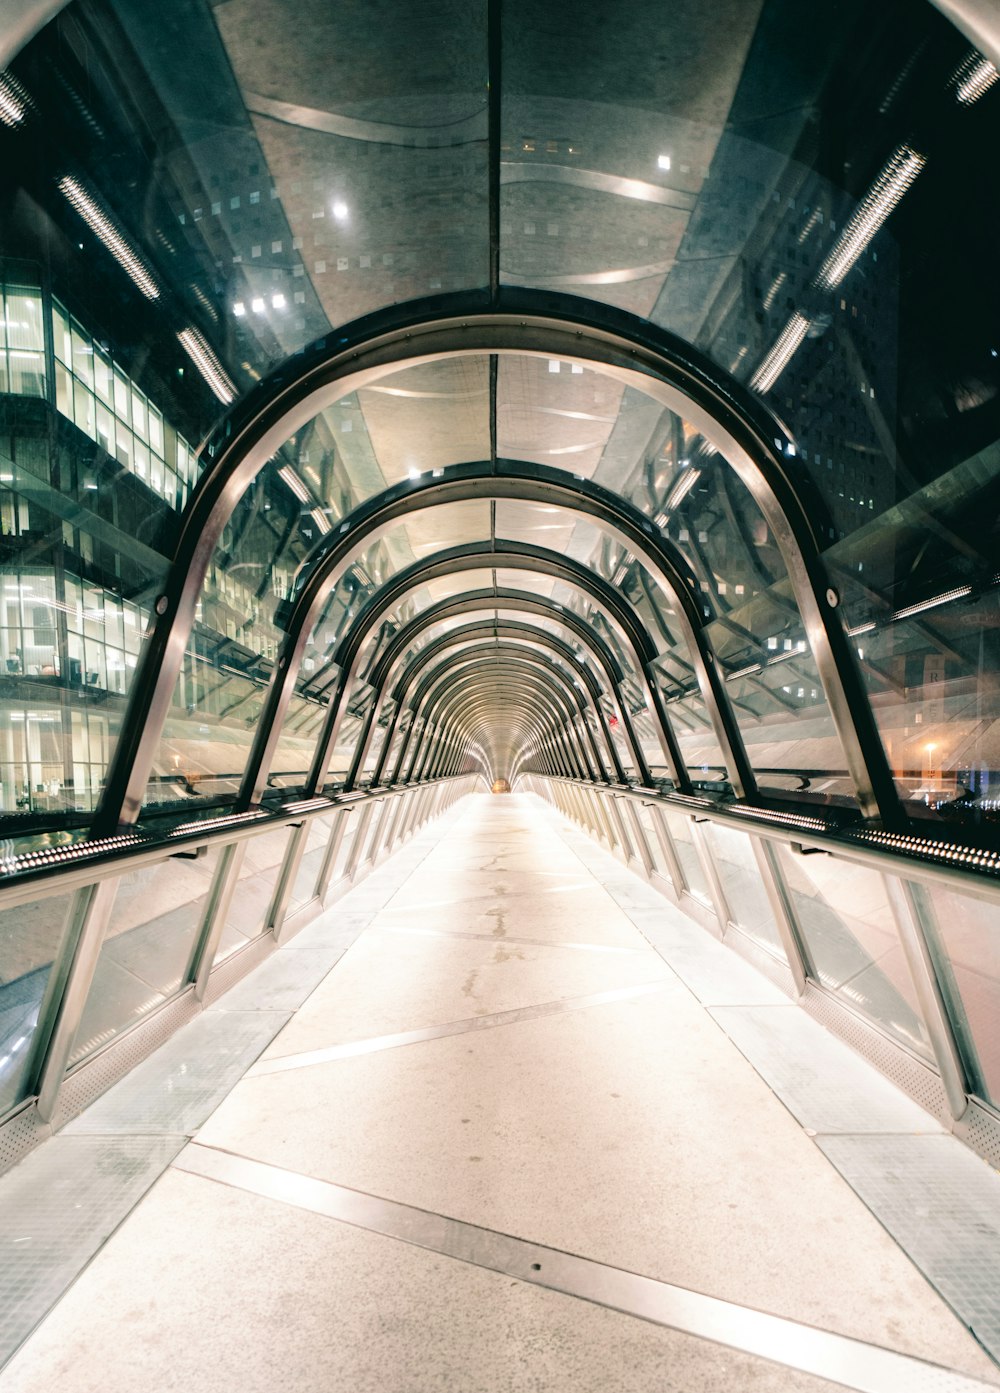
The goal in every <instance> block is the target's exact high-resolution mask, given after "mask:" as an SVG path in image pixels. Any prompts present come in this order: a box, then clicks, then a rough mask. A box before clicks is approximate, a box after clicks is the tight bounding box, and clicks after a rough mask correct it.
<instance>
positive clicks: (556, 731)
mask: <svg viewBox="0 0 1000 1393" xmlns="http://www.w3.org/2000/svg"><path fill="white" fill-rule="evenodd" d="M445 680H448V679H445ZM456 687H458V688H459V690H454V689H455V688H456ZM557 692H558V689H557V688H556V687H555V684H552V685H550V686H547V685H546V684H545V683H544V682H542V681H541V680H540V679H539V678H537V677H535V676H533V675H532V676H531V677H529V676H527V675H525V674H508V675H505V676H503V677H501V678H499V679H498V678H497V677H496V676H493V677H490V676H489V675H486V674H483V675H480V676H479V677H478V678H475V679H473V680H471V681H470V680H469V679H466V680H465V681H464V682H462V681H461V679H460V678H458V677H454V676H453V677H452V679H451V682H450V685H449V686H448V688H447V689H446V690H445V691H442V692H440V693H438V694H437V696H436V697H435V698H434V701H433V706H430V705H429V707H428V723H430V722H433V721H434V720H435V719H437V720H440V721H442V722H445V721H447V720H448V719H449V718H450V717H451V715H452V713H453V711H455V709H456V708H457V707H461V706H463V705H465V706H466V707H467V708H470V705H471V703H473V702H475V700H476V698H477V697H478V698H480V699H481V700H482V701H483V703H484V706H488V707H492V706H495V704H496V700H497V699H498V698H500V697H503V696H507V697H508V698H509V699H510V701H511V703H512V704H513V706H514V708H515V709H516V708H517V706H518V705H520V706H522V707H524V708H526V709H527V710H528V711H534V712H535V714H536V715H537V716H538V718H539V720H540V721H541V722H542V724H543V729H544V728H545V722H546V720H547V721H548V722H549V724H548V727H547V734H548V737H549V739H550V742H551V744H552V745H555V746H556V747H557V748H561V751H562V754H563V756H564V759H565V760H566V767H568V768H570V769H573V770H574V771H575V772H574V773H573V774H571V775H570V777H571V778H574V777H575V778H580V779H587V780H591V781H593V773H592V771H590V770H589V768H588V765H587V761H586V759H585V758H584V756H583V752H582V748H574V744H575V742H576V741H577V739H578V737H577V736H576V734H575V732H574V734H573V737H572V739H571V738H570V737H569V735H568V733H567V727H568V726H569V719H568V716H567V714H566V711H565V709H564V708H562V707H561V706H560V703H559V700H558V696H557ZM507 709H510V708H507ZM505 714H506V713H505ZM425 728H426V727H425ZM419 756H420V750H419V747H418V748H417V749H415V750H414V752H413V755H412V756H411V760H410V766H409V770H408V771H407V776H406V778H405V779H404V780H403V782H405V783H410V782H413V781H414V780H415V779H417V780H418V781H419V775H420V774H421V773H422V771H423V762H422V761H421V763H420V766H419V768H418V758H419Z"/></svg>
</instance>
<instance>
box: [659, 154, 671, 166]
mask: <svg viewBox="0 0 1000 1393" xmlns="http://www.w3.org/2000/svg"><path fill="white" fill-rule="evenodd" d="M656 167H657V169H669V168H670V156H669V155H657V157H656Z"/></svg>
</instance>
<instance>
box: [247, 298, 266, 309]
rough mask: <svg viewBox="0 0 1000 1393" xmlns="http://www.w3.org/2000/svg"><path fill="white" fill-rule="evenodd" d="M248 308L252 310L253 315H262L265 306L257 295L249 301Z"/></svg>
mask: <svg viewBox="0 0 1000 1393" xmlns="http://www.w3.org/2000/svg"><path fill="white" fill-rule="evenodd" d="M250 308H251V309H252V310H253V312H254V314H263V313H264V308H265V306H264V301H263V299H262V298H261V296H259V295H255V296H254V298H253V299H252V300H251V301H250Z"/></svg>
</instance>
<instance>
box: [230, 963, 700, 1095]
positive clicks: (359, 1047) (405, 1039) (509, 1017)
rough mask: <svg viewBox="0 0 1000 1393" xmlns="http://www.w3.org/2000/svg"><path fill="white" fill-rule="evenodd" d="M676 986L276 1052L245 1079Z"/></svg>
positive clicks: (653, 985)
mask: <svg viewBox="0 0 1000 1393" xmlns="http://www.w3.org/2000/svg"><path fill="white" fill-rule="evenodd" d="M676 986H678V981H677V978H675V977H674V976H673V975H671V977H670V978H669V979H667V980H665V981H662V982H644V983H643V984H642V986H639V987H620V988H618V989H617V990H615V991H610V992H593V993H592V994H591V995H590V996H577V997H571V998H570V999H569V1000H566V1001H542V1002H540V1003H539V1004H538V1005H537V1006H519V1007H517V1008H516V1009H515V1010H513V1011H498V1012H497V1013H496V1014H495V1015H493V1016H471V1017H470V1018H469V1019H468V1020H463V1021H448V1022H447V1023H446V1024H444V1025H429V1026H426V1027H425V1028H424V1029H423V1030H402V1031H398V1032H397V1033H396V1034H394V1035H377V1036H374V1037H372V1038H371V1039H368V1040H349V1041H348V1042H347V1043H346V1044H343V1045H329V1046H327V1047H326V1048H324V1049H321V1050H307V1051H305V1053H303V1054H286V1055H279V1056H278V1057H277V1058H276V1059H265V1060H262V1061H261V1062H260V1063H259V1064H255V1065H254V1067H253V1068H252V1069H250V1070H248V1072H247V1073H246V1075H245V1077H246V1078H248V1079H254V1078H261V1077H262V1076H263V1075H264V1074H281V1073H284V1072H285V1070H287V1069H308V1068H309V1067H310V1066H311V1065H313V1064H328V1063H330V1062H332V1061H333V1060H336V1059H353V1058H354V1057H355V1056H357V1055H362V1054H375V1053H377V1052H378V1051H379V1050H394V1049H397V1048H398V1047H399V1046H400V1045H418V1044H422V1043H423V1042H424V1041H426V1040H440V1039H442V1038H443V1037H444V1036H446V1035H464V1034H466V1033H467V1032H470V1031H476V1030H493V1029H495V1028H496V1027H497V1026H501V1025H517V1024H518V1023H519V1022H521V1021H533V1020H537V1019H538V1018H539V1017H540V1016H558V1015H561V1014H562V1013H563V1012H564V1011H582V1010H585V1009H586V1008H587V1007H589V1006H606V1005H608V1004H609V1003H611V1002H613V1001H629V1000H631V999H632V998H633V997H637V996H648V995H649V994H650V993H651V992H661V991H664V990H665V989H666V988H668V987H676Z"/></svg>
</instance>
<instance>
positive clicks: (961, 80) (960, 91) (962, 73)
mask: <svg viewBox="0 0 1000 1393" xmlns="http://www.w3.org/2000/svg"><path fill="white" fill-rule="evenodd" d="M998 77H1000V73H998V72H997V70H996V68H995V67H994V66H993V64H992V63H991V62H990V60H989V59H988V58H984V57H983V55H982V54H981V53H980V52H979V51H978V49H975V48H974V49H972V50H971V51H970V52H969V53H967V54H966V55H965V57H964V58H963V59H962V61H961V63H959V65H958V67H957V68H956V69H955V71H954V72H953V73H952V75H951V81H950V82H949V84H948V85H949V87H953V88H954V89H955V96H956V97H957V98H958V100H959V101H960V102H961V103H962V105H963V106H971V105H972V103H973V102H978V100H979V98H980V97H981V96H982V95H983V94H984V93H985V92H988V91H989V90H990V88H991V87H992V86H993V84H994V82H996V80H997V78H998ZM0 115H2V112H0Z"/></svg>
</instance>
